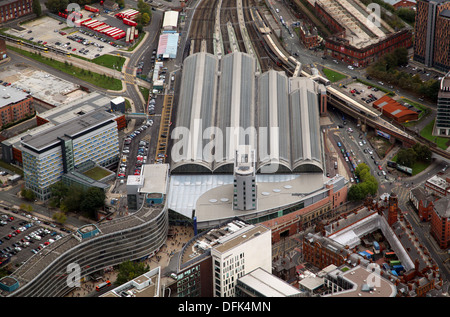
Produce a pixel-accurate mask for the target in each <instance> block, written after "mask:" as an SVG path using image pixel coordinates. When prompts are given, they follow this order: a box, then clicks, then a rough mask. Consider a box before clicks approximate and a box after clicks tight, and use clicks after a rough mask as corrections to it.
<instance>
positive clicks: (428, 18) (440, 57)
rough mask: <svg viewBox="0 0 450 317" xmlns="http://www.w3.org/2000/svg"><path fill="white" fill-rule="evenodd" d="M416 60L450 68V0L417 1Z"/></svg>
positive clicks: (426, 64)
mask: <svg viewBox="0 0 450 317" xmlns="http://www.w3.org/2000/svg"><path fill="white" fill-rule="evenodd" d="M414 60H415V61H418V62H420V63H423V64H424V65H425V66H427V67H434V68H436V69H439V70H442V71H448V70H450V1H448V0H418V1H417V6H416V23H415V37H414Z"/></svg>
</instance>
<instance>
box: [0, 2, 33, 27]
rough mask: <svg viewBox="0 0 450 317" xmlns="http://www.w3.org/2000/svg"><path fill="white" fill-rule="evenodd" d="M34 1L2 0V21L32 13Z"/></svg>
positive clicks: (0, 13)
mask: <svg viewBox="0 0 450 317" xmlns="http://www.w3.org/2000/svg"><path fill="white" fill-rule="evenodd" d="M32 3H33V0H1V1H0V23H3V22H7V21H9V20H12V19H17V18H20V17H21V16H24V15H26V14H30V13H32V12H33V7H32Z"/></svg>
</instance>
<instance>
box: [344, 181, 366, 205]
mask: <svg viewBox="0 0 450 317" xmlns="http://www.w3.org/2000/svg"><path fill="white" fill-rule="evenodd" d="M365 197H366V194H365V193H364V190H363V188H362V187H361V186H360V184H356V185H353V186H352V187H350V189H349V190H348V193H347V199H348V200H350V201H358V200H362V199H364V198H365Z"/></svg>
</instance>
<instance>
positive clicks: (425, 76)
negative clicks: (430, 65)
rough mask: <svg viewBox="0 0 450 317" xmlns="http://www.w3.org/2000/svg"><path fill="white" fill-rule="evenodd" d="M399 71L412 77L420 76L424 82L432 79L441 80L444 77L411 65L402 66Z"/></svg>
mask: <svg viewBox="0 0 450 317" xmlns="http://www.w3.org/2000/svg"><path fill="white" fill-rule="evenodd" d="M398 70H399V71H402V72H406V73H408V74H411V75H419V76H420V79H421V80H422V81H427V80H430V79H435V80H440V79H441V78H442V76H443V75H442V74H441V73H439V72H436V71H434V70H431V69H425V68H423V67H417V66H414V65H409V64H408V65H406V66H400V67H399V68H398Z"/></svg>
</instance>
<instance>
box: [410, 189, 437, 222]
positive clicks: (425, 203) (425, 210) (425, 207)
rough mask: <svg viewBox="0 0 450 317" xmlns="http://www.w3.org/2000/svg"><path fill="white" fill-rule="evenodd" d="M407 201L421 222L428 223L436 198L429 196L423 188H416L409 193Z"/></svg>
mask: <svg viewBox="0 0 450 317" xmlns="http://www.w3.org/2000/svg"><path fill="white" fill-rule="evenodd" d="M409 200H410V202H411V203H412V205H413V206H414V208H415V209H416V212H417V214H418V216H419V219H420V220H421V221H429V220H430V219H431V213H432V212H433V209H434V203H433V202H434V201H435V200H436V197H435V196H433V195H431V194H429V193H428V192H427V190H426V189H425V188H423V187H416V188H414V189H412V190H411V191H410V192H409Z"/></svg>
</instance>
